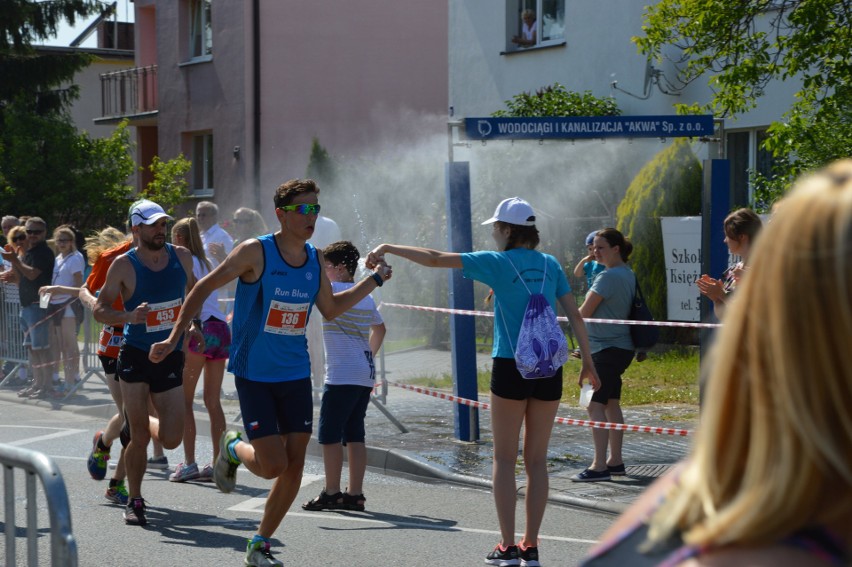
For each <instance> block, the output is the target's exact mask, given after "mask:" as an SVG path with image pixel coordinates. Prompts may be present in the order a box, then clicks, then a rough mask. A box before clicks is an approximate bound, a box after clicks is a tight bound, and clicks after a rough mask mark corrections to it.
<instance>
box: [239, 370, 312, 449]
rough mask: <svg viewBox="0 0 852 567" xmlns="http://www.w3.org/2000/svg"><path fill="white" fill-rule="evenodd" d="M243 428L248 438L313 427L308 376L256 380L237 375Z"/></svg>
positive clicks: (307, 431)
mask: <svg viewBox="0 0 852 567" xmlns="http://www.w3.org/2000/svg"><path fill="white" fill-rule="evenodd" d="M234 384H235V385H236V386H237V395H238V396H239V398H240V412H241V413H242V415H243V428H244V429H245V432H246V437H248V438H249V440H252V439H260V438H261V437H268V436H270V435H284V434H286V433H308V434H310V433H311V431H312V430H313V424H314V400H313V392H312V391H311V379H310V378H302V379H299V380H290V381H287V382H255V381H254V380H248V379H246V378H240V377H239V376H237V377H236V378H235V380H234Z"/></svg>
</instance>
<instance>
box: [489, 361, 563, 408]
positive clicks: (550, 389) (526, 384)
mask: <svg viewBox="0 0 852 567" xmlns="http://www.w3.org/2000/svg"><path fill="white" fill-rule="evenodd" d="M491 364H492V366H491V393H493V394H495V395H497V396H500V397H501V398H506V399H507V400H526V399H528V398H534V399H536V400H541V401H543V402H552V401H554V400H560V399H562V368H561V367H560V368H559V370H557V371H556V374H554V375H553V376H551V377H550V378H534V379H529V378H524V377H523V376H521V373H520V372H518V365H517V364H516V363H515V359H514V358H492V359H491Z"/></svg>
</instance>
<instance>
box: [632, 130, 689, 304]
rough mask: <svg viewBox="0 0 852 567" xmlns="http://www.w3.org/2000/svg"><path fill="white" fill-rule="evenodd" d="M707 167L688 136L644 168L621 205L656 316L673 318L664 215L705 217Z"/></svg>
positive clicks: (647, 297)
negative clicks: (668, 301)
mask: <svg viewBox="0 0 852 567" xmlns="http://www.w3.org/2000/svg"><path fill="white" fill-rule="evenodd" d="M701 176H702V174H701V164H700V163H699V161H698V159H697V158H696V157H695V154H694V153H693V152H692V149H691V148H690V146H689V142H687V141H686V140H685V139H683V138H678V139H676V140H675V141H674V142H673V143H672V144H671V145H670V146H669V147H668V148H666V149H665V150H663V151H661V152H660V153H659V154H657V156H656V157H654V159H652V160H651V161H650V162H648V164H647V165H645V167H643V168H642V169H641V170H640V171H639V173H638V174H637V175H636V177H635V178H634V179H633V181H632V182H631V183H630V186H629V187H628V188H627V193H626V194H625V196H624V199H623V200H622V201H621V203H620V204H619V205H618V211H617V216H618V226H617V228H618V230H620V231H621V232H622V233H623V234H624V235H625V236H626V237H627V238H629V239H630V241H631V242H632V243H633V254H632V255H631V256H630V264H631V266H632V268H633V270H634V271H635V272H636V275H637V277H639V279H640V283H641V285H642V293H643V294H644V296H645V300H646V301H647V303H648V306H649V307H650V308H651V311H652V312H653V313H654V316H655V317H657V318H658V319H661V320H666V319H667V318H668V310H667V307H666V281H667V280H666V268H665V257H664V256H663V254H664V250H663V233H662V227H661V226H660V217H668V216H690V215H699V214H701V181H702V180H701Z"/></svg>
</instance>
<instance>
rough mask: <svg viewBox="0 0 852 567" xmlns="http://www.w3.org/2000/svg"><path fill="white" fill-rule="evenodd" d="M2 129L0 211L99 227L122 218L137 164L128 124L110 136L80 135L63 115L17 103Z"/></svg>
mask: <svg viewBox="0 0 852 567" xmlns="http://www.w3.org/2000/svg"><path fill="white" fill-rule="evenodd" d="M5 117H6V124H5V128H4V129H3V130H2V132H0V148H2V152H0V210H2V211H4V213H13V214H17V215H22V214H29V215H37V216H40V217H42V218H44V219H45V220H46V221H47V222H48V225H49V226H51V227H56V226H58V225H59V224H63V223H72V224H75V225H76V226H78V227H81V228H86V229H88V228H98V227H99V226H101V225H102V224H104V223H110V222H113V223H114V222H115V220H116V219H121V218H123V217H124V212H123V211H126V203H127V202H128V199H129V197H130V194H131V192H132V190H133V188H132V187H130V186H129V185H127V178H128V176H130V175H131V174H132V173H133V170H134V168H135V166H134V164H133V159H132V157H131V156H130V152H129V134H128V132H127V125H126V124H121V125H119V127H118V128H116V130H115V132H113V134H112V135H111V136H110V137H109V138H103V139H98V138H92V137H90V136H89V135H88V134H86V133H82V134H79V133H78V132H77V130H76V129H75V128H74V125H73V124H71V122H70V120H68V119H67V118H66V117H64V116H62V115H55V114H52V115H49V116H43V115H39V114H37V113H33V112H27V111H26V109H25V108H23V107H22V105H15V106H14V107H12V108H10V109H8V110H7V112H6V116H5Z"/></svg>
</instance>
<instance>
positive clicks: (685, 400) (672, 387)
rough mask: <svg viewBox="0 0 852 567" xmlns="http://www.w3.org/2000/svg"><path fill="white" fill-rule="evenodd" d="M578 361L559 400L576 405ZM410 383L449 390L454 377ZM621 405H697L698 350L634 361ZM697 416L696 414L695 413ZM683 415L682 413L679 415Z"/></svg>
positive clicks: (482, 374)
mask: <svg viewBox="0 0 852 567" xmlns="http://www.w3.org/2000/svg"><path fill="white" fill-rule="evenodd" d="M579 373H580V362H579V361H576V360H569V361H568V363H567V364H566V365H565V366H564V369H563V376H564V377H565V386H564V388H563V395H562V402H563V403H565V404H569V405H577V401H578V398H579V396H580V389H579V388H578V387H577V376H578V375H579ZM476 379H477V388H478V390H479V392H480V393H488V391H489V388H490V385H491V372H487V371H484V370H479V371H478V372H477V376H476ZM410 382H411V383H412V384H416V385H418V386H423V387H425V388H439V389H443V390H451V389H452V387H453V379H452V376H451V375H449V374H444V375H442V376H440V377H434V378H415V379H413V380H410ZM621 404H622V405H623V406H641V405H648V404H687V405H693V406H695V407H696V412H697V408H698V352H697V351H693V350H689V351H683V350H672V351H669V352H666V353H660V354H656V353H651V354H650V355H649V357H648V360H646V361H644V362H636V361H635V360H634V361H633V363H632V364H631V365H630V367H629V368H628V369H627V371H626V372H625V373H624V386H623V388H622V391H621ZM696 415H697V413H696ZM678 418H679V419H680V418H682V416H678Z"/></svg>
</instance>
